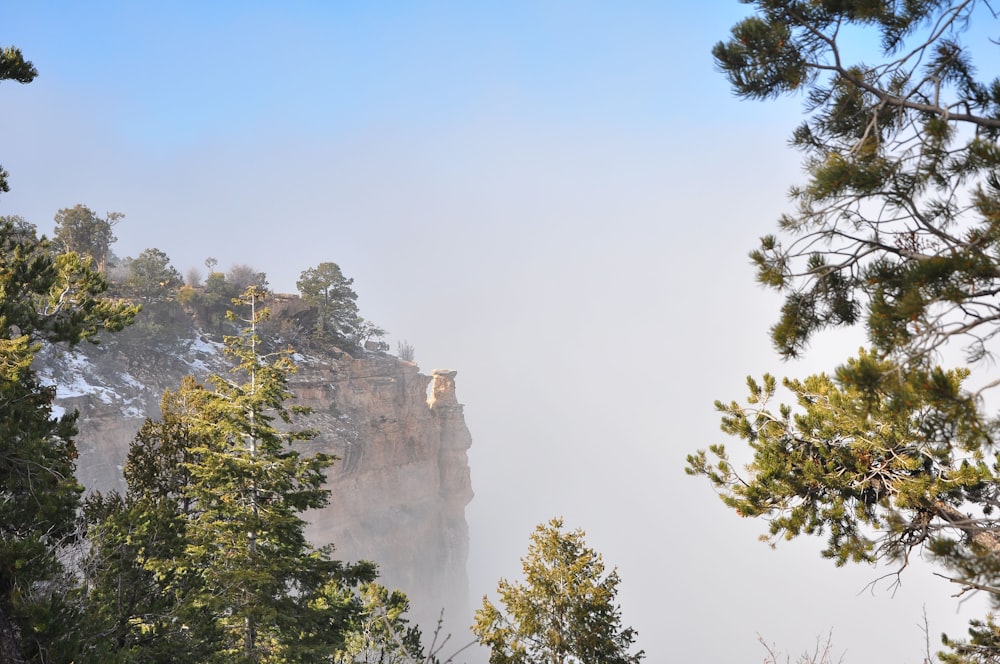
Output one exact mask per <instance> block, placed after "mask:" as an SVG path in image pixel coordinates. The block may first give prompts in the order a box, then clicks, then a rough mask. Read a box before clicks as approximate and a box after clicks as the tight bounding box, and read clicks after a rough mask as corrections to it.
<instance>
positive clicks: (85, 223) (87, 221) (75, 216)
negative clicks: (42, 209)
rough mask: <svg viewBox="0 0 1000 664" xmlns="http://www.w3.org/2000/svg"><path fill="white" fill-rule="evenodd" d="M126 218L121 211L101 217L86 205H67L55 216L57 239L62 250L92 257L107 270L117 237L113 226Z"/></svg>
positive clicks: (98, 265) (100, 268)
mask: <svg viewBox="0 0 1000 664" xmlns="http://www.w3.org/2000/svg"><path fill="white" fill-rule="evenodd" d="M124 218H125V215H124V214H122V213H121V212H109V213H107V214H106V215H105V216H104V217H99V216H97V214H95V213H94V211H93V210H91V209H90V208H88V207H87V206H86V205H75V206H73V207H71V208H64V209H62V210H59V211H58V212H57V213H56V216H55V222H56V226H55V236H54V239H55V241H56V243H58V244H59V246H60V247H61V249H62V250H63V251H73V252H76V253H78V254H80V255H82V256H85V257H88V258H92V259H93V260H94V264H95V265H96V266H97V270H98V271H99V272H101V273H104V272H105V271H106V268H107V263H108V254H109V252H110V250H111V245H112V244H113V243H114V242H115V240H117V239H118V238H116V237H115V235H114V232H113V231H112V229H113V228H114V227H115V225H117V224H118V223H119V222H120V221H121V220H122V219H124Z"/></svg>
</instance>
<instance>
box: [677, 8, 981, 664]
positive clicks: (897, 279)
mask: <svg viewBox="0 0 1000 664" xmlns="http://www.w3.org/2000/svg"><path fill="white" fill-rule="evenodd" d="M747 4H750V5H752V6H753V7H754V9H755V13H754V15H753V16H751V17H749V18H747V19H745V20H743V21H741V22H740V23H738V24H737V25H736V26H734V27H733V29H732V34H731V37H730V39H728V40H727V41H725V42H720V43H719V44H717V45H716V46H715V48H714V50H713V54H714V56H715V59H716V63H717V65H718V67H719V68H720V69H721V70H722V71H723V72H724V73H725V74H726V76H727V77H728V78H729V80H730V83H731V84H732V86H733V89H734V91H735V92H736V93H737V94H738V95H740V96H742V97H745V98H748V99H767V98H770V97H775V96H778V95H783V94H790V93H803V94H804V95H805V97H806V99H807V107H806V113H807V118H806V120H805V121H804V122H803V123H802V125H801V126H799V127H798V128H797V129H796V130H795V131H794V133H793V136H792V145H794V146H795V147H796V148H798V149H800V150H801V151H802V152H803V153H804V155H805V173H806V177H807V181H806V182H805V183H804V184H803V185H801V186H797V187H794V188H793V189H792V192H791V196H792V199H793V202H794V203H795V207H794V211H793V212H790V213H788V214H785V215H783V216H782V217H781V218H780V220H779V224H778V225H779V233H778V234H777V235H767V236H765V237H763V238H762V240H761V245H760V247H759V248H758V249H757V250H756V251H754V252H753V253H752V254H751V257H752V259H753V261H754V263H755V264H756V266H757V278H758V280H759V281H760V282H761V283H762V284H764V285H766V286H769V287H772V288H774V289H776V290H777V291H779V292H780V293H782V294H783V296H784V305H783V307H782V309H781V315H780V318H779V320H778V322H777V324H776V325H775V326H774V327H773V328H772V338H773V341H774V343H775V346H776V347H777V349H778V351H779V352H780V353H781V354H782V355H783V356H785V357H793V356H796V355H798V354H800V353H802V352H803V351H804V350H805V348H806V346H807V344H808V343H809V342H810V341H811V340H812V338H813V336H814V334H815V333H816V332H818V331H820V330H822V329H824V328H826V327H829V326H850V325H856V324H857V325H862V326H864V328H865V329H866V331H867V333H868V337H869V339H870V341H871V344H872V349H871V350H870V351H862V352H861V353H860V355H859V356H858V357H857V358H854V359H851V360H849V361H847V363H845V364H844V365H843V366H841V367H839V368H837V369H836V371H835V373H834V374H833V376H832V377H829V376H827V375H818V376H811V377H809V378H806V379H804V380H801V381H798V380H791V381H786V382H785V386H786V387H787V388H788V389H789V390H790V391H791V393H792V395H793V396H794V398H795V400H796V402H797V405H796V406H787V405H782V406H780V407H777V408H775V407H770V406H769V405H768V404H769V401H770V400H771V399H772V397H773V396H774V394H775V393H776V389H777V381H775V380H774V379H773V378H770V377H767V378H765V380H764V381H763V384H758V383H757V382H756V381H753V380H750V381H749V385H750V397H749V400H748V403H747V404H746V405H741V404H739V403H735V402H734V403H731V404H722V403H720V404H717V407H718V408H719V409H720V411H721V412H722V413H723V420H722V427H723V430H724V431H725V432H726V433H728V434H731V435H734V436H737V437H739V438H742V439H743V440H744V441H746V443H747V444H748V445H749V447H750V451H751V454H752V460H751V462H750V464H749V465H748V466H747V467H746V469H745V471H740V470H739V469H738V468H737V467H736V466H734V465H733V463H732V462H731V461H730V458H729V455H728V452H727V450H726V449H725V448H724V447H723V446H721V445H715V446H712V447H711V448H710V449H709V451H708V452H704V451H703V452H698V453H697V454H694V455H691V456H690V457H689V459H688V461H689V466H688V470H689V472H691V473H694V474H702V475H706V476H707V477H708V478H709V480H710V481H711V482H712V483H713V484H714V485H715V486H716V487H717V488H718V489H720V490H721V494H722V498H723V500H724V501H725V502H726V504H728V505H729V506H730V507H732V508H733V509H734V510H735V511H736V512H737V513H738V514H740V515H743V516H754V517H762V518H766V519H768V521H769V523H770V537H771V538H779V537H794V536H796V535H800V534H825V535H826V537H827V547H826V549H825V550H824V555H826V556H828V557H830V558H832V559H834V560H835V561H836V562H837V563H838V564H843V563H846V562H848V561H873V560H884V561H896V562H898V563H899V564H900V565H901V566H905V563H906V561H907V559H908V556H909V555H910V554H911V553H912V552H914V551H919V550H924V551H929V552H930V553H931V555H932V556H933V557H934V558H935V560H937V562H939V563H940V564H942V565H944V566H945V567H947V568H948V569H949V570H950V572H951V578H952V579H953V580H954V581H955V582H956V583H958V584H960V585H961V586H962V587H963V588H965V589H967V590H982V591H985V592H988V593H990V594H991V595H992V596H993V597H994V599H998V600H1000V521H998V520H997V519H996V514H995V505H996V504H997V502H996V501H997V497H998V494H997V489H996V486H998V481H997V480H998V479H1000V478H998V477H997V474H998V473H1000V457H998V456H997V454H996V452H995V442H994V441H995V437H996V432H997V425H998V422H997V419H996V417H995V416H993V415H992V414H990V413H988V412H986V411H985V409H984V407H983V403H984V402H983V401H982V400H981V397H982V395H983V394H984V391H985V390H987V389H989V388H990V387H991V386H995V385H997V384H1000V381H997V380H995V378H994V377H991V376H990V375H989V374H988V373H987V372H986V370H987V369H988V368H989V364H988V363H987V362H984V360H988V359H990V356H991V345H992V343H993V340H994V337H995V336H996V335H997V334H998V332H1000V325H998V323H1000V300H998V299H997V295H998V294H1000V259H998V256H1000V179H998V176H997V173H998V172H1000V148H998V147H997V138H998V135H1000V78H994V79H993V80H981V79H979V78H978V77H977V72H976V68H975V67H974V66H973V58H974V56H975V55H977V53H978V55H980V56H981V55H982V54H983V53H988V54H992V53H995V42H990V41H989V39H988V36H984V37H981V38H979V39H980V43H979V44H976V43H975V41H974V40H975V39H976V38H977V37H976V33H975V32H973V31H969V30H968V28H969V27H970V26H971V25H974V24H978V22H979V21H981V20H986V21H991V20H995V18H996V15H995V14H993V13H992V10H991V8H990V6H989V4H988V3H985V2H981V1H976V0H970V1H967V0H959V1H949V0H927V1H920V2H905V3H886V2H880V1H877V0H860V1H856V2H846V3H844V2H836V3H834V2H809V3H806V2H798V1H796V0H775V1H772V0H752V1H751V2H748V3H747ZM873 32H874V33H877V36H878V38H879V39H880V42H881V47H882V55H883V57H882V58H881V59H880V61H877V62H874V63H871V62H868V63H866V62H852V61H850V60H849V59H848V50H847V49H844V48H842V46H843V45H844V43H845V40H846V39H848V38H850V39H852V40H857V39H859V38H860V37H862V36H863V35H869V34H871V33H873ZM848 35H850V37H848ZM872 41H874V40H872ZM977 49H983V50H977ZM951 346H957V347H960V348H963V349H964V351H965V352H966V354H967V358H968V363H969V366H968V367H967V368H961V369H956V370H945V369H942V368H940V367H938V366H936V361H937V359H936V358H937V357H938V355H939V353H940V351H942V350H943V349H945V348H948V347H951ZM976 370H978V371H976ZM970 382H973V383H974V384H975V385H976V387H974V388H968V387H966V385H967V384H968V383H970ZM980 386H985V387H980ZM971 636H972V639H971V641H969V642H968V643H962V642H957V641H952V640H949V639H946V644H947V645H949V646H952V647H953V652H952V653H951V654H949V655H947V656H946V657H947V661H950V662H988V661H996V659H997V658H1000V648H997V647H996V645H995V644H996V643H1000V632H998V631H997V629H996V626H995V623H994V621H993V619H992V618H988V619H986V620H984V621H974V623H973V627H972V630H971Z"/></svg>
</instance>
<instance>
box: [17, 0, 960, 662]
mask: <svg viewBox="0 0 1000 664" xmlns="http://www.w3.org/2000/svg"><path fill="white" fill-rule="evenodd" d="M745 11H746V6H745V5H743V4H741V3H739V2H736V1H735V0H733V1H728V0H727V1H725V2H723V1H721V0H720V1H717V2H711V3H691V2H639V1H636V2H629V3H606V2H604V3H601V2H585V1H579V2H568V1H567V2H556V1H544V0H539V1H537V2H520V1H508V2H475V3H473V2H419V3H418V2H381V3H372V2H282V3H263V2H212V3H204V2H186V3H185V2H178V3H136V2H87V3H73V2H9V1H7V0H0V17H2V22H0V26H2V29H0V44H3V45H7V44H15V45H17V46H19V47H20V48H21V49H22V50H23V51H24V53H25V55H26V56H27V57H28V58H29V59H31V60H32V61H33V62H34V63H35V65H36V66H37V68H38V69H39V72H40V74H39V77H38V79H37V80H36V81H35V82H34V83H32V84H31V85H28V86H21V85H17V84H13V83H4V84H3V85H2V86H0V107H2V108H3V109H4V121H3V125H2V127H0V164H3V166H4V167H5V168H6V169H7V170H8V171H10V173H11V178H10V182H11V186H12V191H11V192H10V193H9V194H6V195H4V196H2V197H0V214H21V215H23V216H25V217H26V218H28V219H29V220H30V221H32V222H34V223H36V224H37V225H38V226H39V228H40V229H42V230H43V231H45V232H50V231H51V228H52V217H53V215H54V214H55V212H56V211H57V210H58V209H60V208H63V207H70V206H73V205H75V204H77V203H83V204H86V205H89V206H90V207H92V208H93V209H95V210H97V211H99V212H105V211H109V210H118V211H121V212H124V213H125V215H126V219H125V221H124V222H123V223H122V224H121V225H120V226H119V227H118V228H117V229H116V232H117V234H118V236H119V241H118V243H117V244H116V245H115V246H114V247H113V249H114V251H115V252H116V253H117V254H118V255H120V256H136V255H138V254H139V253H140V252H141V251H142V250H143V249H145V248H147V247H157V248H159V249H161V250H163V251H165V252H166V253H167V254H168V255H169V256H170V257H171V258H172V259H173V262H174V264H175V266H176V267H177V268H178V269H179V270H181V272H185V271H187V270H188V269H190V268H202V269H203V266H204V260H205V258H206V257H208V256H213V257H216V258H217V259H218V260H219V267H220V268H222V269H226V268H228V267H230V266H231V265H233V264H238V263H246V264H250V265H252V266H253V267H255V268H257V269H259V270H264V271H266V272H267V273H268V275H269V278H270V282H271V285H272V287H273V288H275V289H276V290H278V291H286V292H291V291H294V284H295V280H296V279H297V277H298V275H299V273H300V272H301V271H302V270H305V269H307V268H309V267H312V266H315V265H317V264H319V263H321V262H325V261H333V262H336V263H338V264H339V265H340V266H341V267H342V268H343V270H344V272H345V274H346V275H348V276H350V277H353V278H354V279H355V286H356V288H357V291H358V293H359V295H360V300H359V304H360V306H361V309H362V313H363V314H364V315H366V316H367V317H368V318H370V319H371V320H373V321H374V322H376V323H378V324H380V325H382V326H383V327H385V328H386V329H388V330H389V331H390V334H391V336H390V341H391V342H392V343H393V345H395V342H396V341H397V340H402V339H406V340H408V341H409V342H410V343H412V344H413V345H414V346H415V348H416V359H417V361H418V362H419V363H420V365H421V366H422V368H423V370H424V371H425V372H430V371H431V370H433V369H436V368H452V369H456V370H458V372H459V374H458V379H457V380H458V393H459V399H460V400H461V401H462V402H463V403H465V404H466V417H467V421H468V424H469V426H470V429H471V431H472V435H473V438H474V443H473V449H472V450H471V452H470V460H471V464H472V472H473V486H474V489H475V491H476V498H475V500H474V501H473V503H472V504H471V505H470V506H469V508H468V518H469V522H470V528H471V534H472V550H471V557H470V575H471V585H472V589H473V595H474V597H475V596H479V595H481V594H483V593H486V592H489V591H491V590H492V589H493V588H494V587H495V584H496V580H497V578H498V577H500V576H507V577H513V576H516V575H517V573H518V571H519V565H518V558H519V557H520V556H521V555H523V554H524V552H525V550H526V547H527V541H528V535H529V534H530V532H531V531H532V529H533V528H534V526H535V525H536V524H538V523H541V522H544V521H547V520H548V519H549V518H551V517H552V516H555V515H562V516H564V517H565V520H566V523H567V525H568V526H570V527H583V528H584V529H586V530H587V531H588V542H590V543H591V544H592V545H593V546H595V548H597V549H598V550H600V551H602V552H603V553H604V554H605V557H606V560H607V562H608V563H609V564H611V565H617V566H618V567H619V572H620V574H621V576H622V579H623V585H622V589H621V595H620V599H621V601H622V605H623V612H624V619H625V621H626V623H628V624H632V625H634V626H635V627H636V628H637V629H638V630H639V643H640V645H641V646H642V647H644V648H645V649H646V651H647V653H648V654H649V660H648V661H650V662H661V661H667V660H668V659H669V660H676V661H719V662H722V661H726V662H741V661H746V662H751V661H760V660H761V659H762V657H763V654H764V651H763V650H762V649H760V648H759V646H758V645H757V642H756V641H757V634H758V633H759V634H761V635H763V636H764V637H765V638H766V639H767V640H768V641H771V642H776V643H777V644H778V646H779V647H780V648H784V649H788V650H790V651H791V652H793V653H797V652H801V651H802V650H805V649H807V648H809V647H811V646H812V645H813V643H814V637H815V636H817V635H825V634H826V632H827V631H828V630H830V629H833V632H834V641H835V643H836V645H837V647H838V648H839V649H840V650H847V651H848V652H849V654H850V660H851V661H879V660H889V659H891V660H892V661H904V662H919V661H921V652H922V651H921V643H922V634H921V632H920V630H919V628H918V627H917V625H918V624H919V623H920V622H921V621H922V606H923V605H927V608H928V614H929V616H930V619H931V631H932V633H933V634H936V633H938V632H940V631H942V630H944V629H949V630H950V631H951V632H953V633H960V632H961V631H962V627H961V625H962V623H963V621H964V618H965V616H957V615H956V613H955V604H954V601H953V600H951V599H949V597H948V595H949V594H950V592H951V589H950V588H948V587H947V584H946V583H945V582H943V581H940V580H933V579H931V578H930V577H929V575H928V574H927V573H926V571H921V570H913V572H914V573H913V574H911V575H909V576H907V577H904V586H903V587H902V588H901V589H900V590H899V592H897V593H896V595H895V596H892V595H891V594H890V593H889V592H887V589H886V588H885V587H884V586H879V587H878V588H877V589H876V590H875V591H874V592H864V590H865V586H866V584H867V583H868V582H869V581H871V580H873V579H874V578H875V577H877V576H879V575H880V574H883V573H885V572H886V571H887V570H871V569H867V568H855V569H849V570H835V569H834V568H833V566H832V565H831V564H829V563H828V562H827V561H823V560H821V559H820V558H819V556H818V554H817V551H818V549H819V543H818V542H795V543H790V544H789V545H787V546H780V547H778V549H777V550H776V551H771V550H769V549H768V548H767V547H766V546H764V545H762V544H760V543H759V542H757V541H756V536H757V535H758V534H759V533H760V532H761V531H762V530H763V524H760V523H751V522H746V521H741V520H739V519H737V518H735V517H734V516H733V515H732V514H730V513H728V512H727V511H726V510H725V509H724V508H723V507H722V506H721V504H720V503H719V502H718V500H717V499H716V498H715V497H714V496H713V495H712V493H711V491H710V490H709V488H708V486H707V485H706V484H705V483H703V482H699V481H697V480H695V479H691V478H688V477H686V476H685V475H684V474H683V466H684V457H685V455H686V454H687V453H688V452H691V451H693V450H694V449H696V448H699V447H705V446H707V445H708V444H711V443H716V442H722V441H721V436H720V434H718V418H717V416H716V414H715V413H714V410H713V407H712V403H713V401H714V400H715V399H724V400H729V399H733V398H740V397H741V396H742V395H743V393H744V388H743V383H744V378H745V376H746V375H747V374H751V373H752V374H755V375H759V374H760V373H762V372H763V371H768V370H770V371H773V372H775V373H779V374H782V373H788V374H793V375H801V374H804V373H805V372H806V371H814V370H820V369H829V368H831V367H832V366H833V364H834V363H835V362H838V361H840V360H842V359H843V358H844V357H846V356H847V355H848V354H850V353H852V352H854V351H855V350H856V348H857V346H858V345H859V339H858V338H857V337H856V336H852V335H850V334H847V335H828V336H826V337H824V338H823V340H822V343H818V344H817V345H816V347H815V348H814V349H813V352H812V353H811V354H810V355H809V357H808V358H807V359H806V360H805V361H802V362H799V363H793V364H784V365H782V364H779V362H778V360H777V358H776V356H775V354H774V353H773V352H772V350H771V348H770V344H769V342H768V339H767V328H768V327H769V325H770V324H771V323H772V322H773V321H774V319H775V316H776V313H777V309H778V306H779V302H778V301H777V299H776V298H774V297H772V296H771V295H770V294H767V293H764V292H762V291H761V290H760V289H759V288H758V287H757V286H756V285H755V284H754V283H753V274H752V271H751V269H750V267H749V264H748V260H747V258H746V255H747V252H748V251H749V250H750V249H752V248H753V246H754V244H755V242H756V239H757V238H758V237H759V236H760V235H763V234H765V233H769V232H771V231H772V229H773V228H774V220H775V219H777V217H778V216H779V214H781V213H782V212H783V211H785V210H786V209H787V206H788V203H787V200H786V198H785V193H786V191H787V189H788V187H789V186H790V185H791V184H793V183H795V182H797V181H799V179H800V175H799V159H798V156H797V155H796V154H794V153H792V152H790V151H789V150H788V149H787V148H786V139H787V137H788V136H789V134H790V132H791V130H792V129H793V127H794V126H795V125H796V124H797V123H798V122H799V121H800V120H801V117H800V111H801V108H800V103H799V100H794V99H792V100H781V101H774V102H768V103H754V102H741V101H738V100H736V99H735V98H734V97H733V96H732V95H731V94H730V92H729V90H728V87H727V85H726V82H725V80H724V79H723V77H722V76H721V75H719V74H718V73H716V72H715V71H714V68H713V65H712V61H711V57H710V54H709V51H710V49H711V46H712V44H714V43H715V42H716V41H718V40H720V39H723V38H724V37H725V35H726V34H727V31H728V28H729V27H730V26H731V25H732V24H733V23H734V22H735V21H736V20H738V19H739V18H740V17H742V16H743V15H744V13H745ZM973 608H974V607H973ZM874 622H878V624H880V625H882V626H884V629H883V630H882V631H881V632H880V634H879V635H878V636H875V635H873V634H872V630H871V629H870V626H871V624H873V623H874ZM932 641H936V639H934V638H932Z"/></svg>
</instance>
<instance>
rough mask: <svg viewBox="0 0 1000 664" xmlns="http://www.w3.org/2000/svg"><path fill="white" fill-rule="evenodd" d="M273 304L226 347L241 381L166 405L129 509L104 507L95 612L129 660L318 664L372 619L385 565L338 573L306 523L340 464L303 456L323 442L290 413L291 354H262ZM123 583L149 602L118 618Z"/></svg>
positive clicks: (255, 308)
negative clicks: (366, 586)
mask: <svg viewBox="0 0 1000 664" xmlns="http://www.w3.org/2000/svg"><path fill="white" fill-rule="evenodd" d="M262 296H263V292H262V291H261V290H260V289H258V288H251V289H249V290H248V291H247V293H246V294H245V296H244V298H243V299H242V304H244V305H246V306H247V307H248V308H249V311H250V318H249V319H248V320H246V321H244V322H245V323H246V325H247V327H245V328H244V330H243V331H242V332H241V333H240V334H238V335H234V336H231V337H227V338H226V347H227V351H228V352H229V353H230V354H231V355H232V357H233V358H234V361H235V365H236V366H235V369H234V371H233V374H232V376H221V375H212V376H210V377H209V378H208V381H207V384H200V383H198V382H196V381H195V380H193V379H187V380H185V381H184V383H183V384H182V385H181V387H180V389H179V390H177V391H176V392H170V393H167V394H166V395H165V396H164V400H163V407H162V410H163V418H162V420H161V421H160V422H147V424H146V425H145V426H144V427H143V429H142V430H141V431H140V433H139V435H138V436H137V438H136V441H135V443H134V444H133V447H132V449H131V451H130V454H129V460H128V464H127V466H126V479H127V481H128V487H129V490H128V493H127V495H126V498H125V500H124V501H120V502H115V503H114V504H112V505H111V506H110V509H108V508H106V507H105V508H104V509H103V510H101V509H97V508H100V507H102V505H100V504H98V505H96V506H95V510H94V514H95V516H96V517H97V518H96V521H95V528H94V533H95V543H94V546H95V551H96V557H95V559H94V560H93V562H92V569H93V574H94V576H95V578H97V579H98V581H97V582H96V585H97V586H98V587H99V588H100V589H101V590H100V594H96V593H93V592H92V593H91V595H90V599H91V600H92V601H93V602H94V605H95V611H96V613H97V614H103V616H104V624H105V625H107V626H108V628H109V629H111V630H112V631H113V633H115V634H116V635H117V636H118V638H119V642H120V643H121V644H122V648H121V649H119V650H118V651H117V652H118V655H116V656H124V655H127V654H128V653H133V654H135V653H140V654H141V648H140V650H136V649H135V648H136V647H137V646H143V644H144V643H146V642H147V641H150V640H157V639H159V642H158V652H164V653H170V654H171V656H173V657H174V658H179V659H175V661H180V659H197V660H202V661H220V662H299V661H302V662H309V661H317V660H319V659H322V658H329V657H332V656H333V653H334V652H336V651H337V650H338V649H340V648H342V646H343V642H344V638H345V634H347V633H348V631H350V630H351V629H352V628H353V627H354V625H355V623H356V621H357V619H358V617H359V615H360V611H361V603H360V600H359V598H358V596H357V594H356V591H355V588H356V586H357V585H358V584H359V583H363V582H370V581H372V580H373V579H374V578H375V568H374V565H372V564H370V563H358V564H354V565H347V564H344V563H342V562H340V561H336V560H333V559H332V558H331V555H330V554H331V549H330V548H321V549H316V548H314V547H312V546H311V545H310V544H309V543H308V542H307V541H306V538H305V521H304V520H303V513H304V512H305V511H306V510H309V509H315V508H318V507H322V506H324V505H326V504H327V500H328V497H329V492H328V491H327V490H326V489H325V488H324V486H323V483H324V481H325V474H324V471H325V469H326V468H328V467H329V466H330V464H331V463H332V462H333V458H332V457H329V456H327V455H323V454H315V455H312V456H308V457H305V456H302V455H301V454H300V453H299V452H298V451H297V449H296V443H298V442H300V441H304V440H308V439H310V438H312V437H313V436H314V432H312V431H311V430H308V429H301V428H297V427H296V426H295V422H294V420H295V417H296V416H297V415H300V414H302V413H303V412H304V411H303V409H301V408H299V407H296V406H293V405H290V404H289V403H288V401H289V400H290V399H291V397H292V394H291V392H290V391H289V388H288V379H289V376H290V374H291V373H292V372H293V371H294V365H293V363H292V361H291V358H290V351H281V352H277V353H274V354H270V355H262V354H261V352H260V339H259V338H258V336H257V328H258V325H259V323H260V322H261V321H262V320H263V319H264V318H265V317H266V316H267V311H266V309H264V308H262V307H261V298H262ZM126 534H127V535H126ZM126 540H127V541H128V542H129V543H130V544H131V546H132V549H129V548H127V547H125V548H123V547H122V544H121V542H123V541H126ZM118 552H122V556H121V559H120V564H119V560H118V559H117V558H116V556H118ZM119 579H123V580H124V581H123V583H124V585H126V586H129V585H130V584H131V586H130V587H133V588H138V589H139V595H138V598H137V600H136V601H135V602H134V603H133V604H132V605H130V606H127V607H122V609H121V610H118V611H117V612H116V611H114V610H112V611H109V609H108V605H109V604H108V598H110V597H111V596H112V595H113V594H114V593H115V592H116V590H115V589H116V588H117V587H118V586H120V585H122V583H119ZM178 628H180V631H178ZM114 630H117V631H114ZM146 654H148V651H147V653H146ZM143 656H146V655H143Z"/></svg>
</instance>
